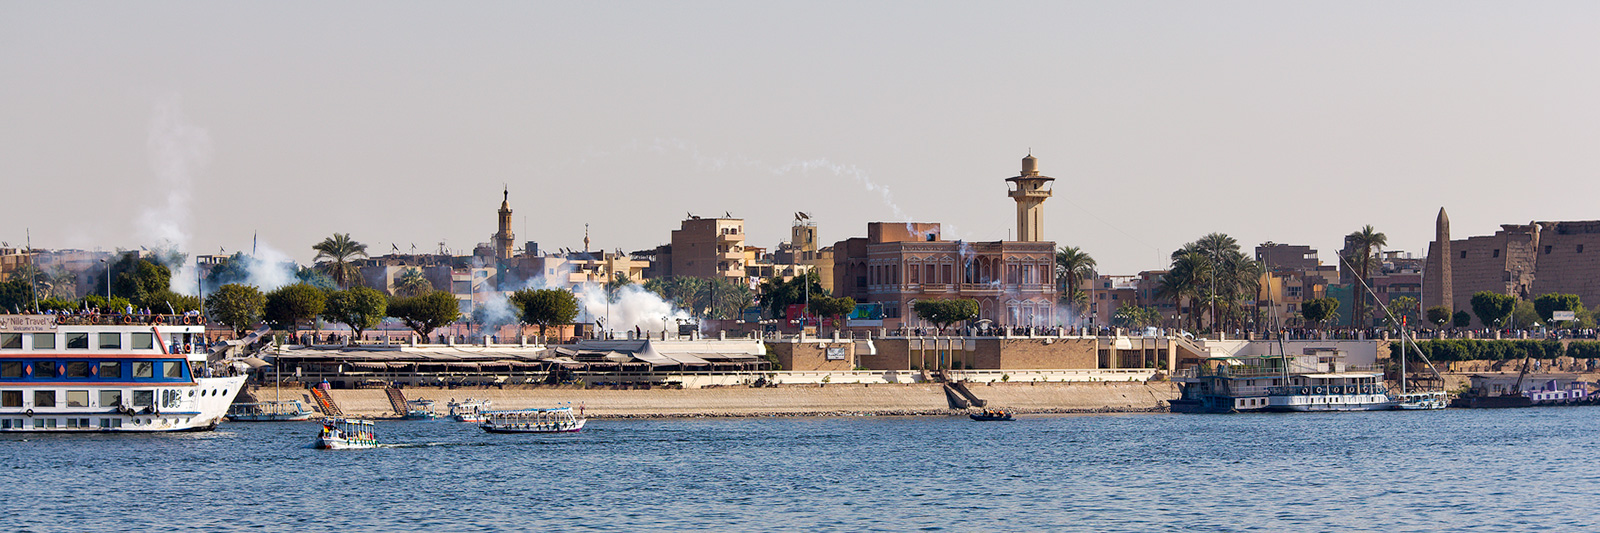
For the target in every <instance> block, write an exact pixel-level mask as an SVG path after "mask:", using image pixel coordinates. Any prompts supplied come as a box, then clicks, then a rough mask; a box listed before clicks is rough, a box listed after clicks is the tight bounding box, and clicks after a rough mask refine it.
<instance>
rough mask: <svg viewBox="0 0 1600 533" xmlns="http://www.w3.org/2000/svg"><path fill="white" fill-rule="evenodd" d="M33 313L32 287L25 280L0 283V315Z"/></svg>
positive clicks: (17, 279) (16, 279) (18, 279)
mask: <svg viewBox="0 0 1600 533" xmlns="http://www.w3.org/2000/svg"><path fill="white" fill-rule="evenodd" d="M31 312H33V285H31V284H29V283H28V280H27V279H25V278H21V277H18V278H15V279H12V280H10V281H5V282H0V313H31Z"/></svg>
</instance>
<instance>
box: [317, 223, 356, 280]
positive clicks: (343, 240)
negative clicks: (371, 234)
mask: <svg viewBox="0 0 1600 533" xmlns="http://www.w3.org/2000/svg"><path fill="white" fill-rule="evenodd" d="M311 249H312V250H316V251H317V258H316V259H315V260H316V261H319V262H320V263H318V264H319V265H320V266H321V267H322V269H323V271H324V272H327V274H328V277H331V278H333V282H334V283H336V284H338V285H339V286H340V287H348V286H349V285H350V282H351V281H353V280H355V279H356V278H359V277H360V276H361V267H360V266H358V265H356V264H355V263H352V262H351V261H352V260H354V259H356V258H358V257H367V245H365V244H361V243H359V242H356V241H355V240H354V239H351V238H350V234H349V233H335V234H333V236H332V237H328V238H326V239H323V240H322V242H319V243H317V244H316V245H315V246H312V247H311ZM323 259H327V261H325V262H322V260H323Z"/></svg>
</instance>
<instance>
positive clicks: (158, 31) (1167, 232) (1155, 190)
mask: <svg viewBox="0 0 1600 533" xmlns="http://www.w3.org/2000/svg"><path fill="white" fill-rule="evenodd" d="M1030 151H1031V152H1032V154H1033V155H1034V156H1036V157H1038V158H1039V168H1040V170H1041V171H1042V173H1043V174H1045V175H1048V176H1051V177H1054V178H1056V181H1055V184H1054V190H1055V196H1054V197H1053V198H1051V199H1050V200H1048V201H1046V202H1045V204H1044V210H1045V229H1044V235H1045V238H1046V239H1048V240H1053V241H1056V242H1057V243H1058V244H1059V245H1067V246H1077V247H1080V248H1081V249H1083V250H1084V251H1087V252H1088V253H1089V254H1091V255H1092V256H1093V257H1094V258H1095V259H1096V260H1097V261H1098V263H1099V265H1100V271H1101V272H1102V273H1106V274H1133V273H1135V272H1138V271H1140V270H1150V269H1159V268H1162V267H1164V266H1165V265H1166V263H1167V262H1168V260H1167V255H1168V254H1169V253H1170V252H1171V251H1172V250H1173V249H1176V248H1178V247H1180V246H1182V245H1183V244H1184V243H1185V242H1188V241H1192V240H1194V239H1196V238H1198V237H1200V236H1201V235H1203V234H1205V233H1209V232H1223V233H1227V234H1229V235H1232V236H1234V237H1235V238H1237V239H1238V240H1239V242H1240V243H1241V244H1242V245H1243V246H1244V248H1245V250H1246V252H1247V253H1249V250H1250V249H1252V248H1253V247H1254V246H1255V245H1256V244H1259V243H1262V242H1266V241H1274V242H1279V243H1292V244H1309V245H1312V246H1314V247H1317V248H1318V249H1319V250H1321V252H1322V257H1323V258H1324V261H1329V260H1331V259H1332V258H1333V257H1334V256H1335V254H1334V251H1335V250H1336V249H1337V248H1338V247H1339V246H1340V244H1341V242H1342V236H1343V235H1345V234H1347V233H1350V232H1352V231H1355V230H1357V229H1359V228H1360V227H1361V226H1363V225H1367V224H1370V225H1373V226H1374V227H1376V228H1377V229H1378V230H1379V231H1382V232H1384V233H1385V234H1387V236H1388V238H1389V248H1391V249H1396V250H1403V251H1411V252H1413V253H1415V254H1417V255H1419V256H1420V255H1422V254H1425V253H1426V249H1427V243H1428V241H1430V240H1431V239H1432V235H1433V227H1434V226H1433V221H1434V217H1435V216H1436V215H1437V213H1438V210H1439V208H1440V207H1444V208H1446V209H1448V210H1449V213H1450V218H1451V221H1452V228H1453V231H1454V234H1455V236H1456V237H1457V238H1461V237H1464V236H1467V235H1484V234H1490V233H1492V232H1493V231H1495V230H1496V229H1498V226H1499V225H1500V224H1514V223H1527V222H1528V221H1531V220H1588V219H1596V218H1600V216H1597V213H1596V209H1595V200H1594V199H1595V198H1597V197H1600V184H1597V179H1596V178H1597V176H1600V4H1597V3H1593V2H1463V1H1449V2H1426V1H1417V2H1059V1H1058V2H1005V3H999V2H960V3H957V2H921V1H919V2H859V1H853V2H626V3H618V2H560V3H557V2H451V3H437V2H430V3H424V2H337V3H323V2H270V3H267V2H262V3H250V2H230V3H165V2H138V3H133V2H128V3H110V4H107V3H79V2H15V1H8V2H0V180H3V181H0V183H4V190H5V194H4V195H0V198H4V199H5V200H4V208H3V209H0V240H3V241H6V242H8V243H10V244H12V245H19V244H21V243H22V242H23V241H24V240H25V239H27V238H28V237H30V236H31V239H32V243H33V245H34V246H37V247H41V248H82V249H95V248H102V249H108V250H109V249H116V248H137V247H139V246H150V247H156V246H160V245H162V243H171V245H176V246H178V247H180V248H183V249H184V250H186V251H189V252H190V253H216V252H218V251H219V250H225V251H226V252H228V253H231V252H234V251H241V250H244V251H248V250H249V249H250V248H251V246H252V242H253V239H259V240H258V241H255V242H259V243H260V245H261V246H263V247H270V248H273V249H275V250H278V251H281V253H284V254H287V255H288V256H289V257H291V258H294V259H296V260H298V261H300V262H302V263H309V262H310V261H311V259H312V257H313V255H314V252H313V251H312V250H311V245H312V244H315V243H316V242H318V241H320V240H322V239H323V238H325V237H327V236H329V235H331V234H333V233H335V232H338V233H349V234H351V236H352V237H353V238H355V239H356V240H358V241H361V242H364V243H367V244H368V245H369V250H370V251H371V252H373V253H374V255H376V254H380V253H385V252H389V251H391V250H393V249H394V248H399V249H401V250H403V251H410V250H411V247H412V246H413V245H415V246H416V247H417V249H418V250H419V251H432V250H437V249H438V248H439V247H440V243H441V242H442V243H444V245H445V247H447V248H449V249H450V250H453V251H454V252H456V253H470V251H471V249H472V247H473V246H474V245H475V244H477V243H480V242H488V241H489V238H490V235H491V234H493V233H494V232H495V230H496V226H495V224H496V213H495V210H496V209H497V208H498V207H499V204H500V199H501V190H502V187H508V188H509V190H510V200H511V205H512V208H513V209H514V210H515V215H514V225H513V230H514V231H515V233H516V239H517V241H518V242H519V243H521V242H524V241H537V242H538V243H539V245H540V247H541V248H542V249H544V250H553V249H556V248H582V246H583V237H584V231H585V227H586V226H587V227H588V232H589V235H590V238H591V239H592V241H593V243H594V244H593V247H594V248H595V249H606V250H615V249H622V250H624V251H633V250H640V249H645V248H652V247H654V246H657V245H659V244H664V243H666V242H667V241H668V240H669V239H670V232H671V230H673V229H675V228H677V227H678V224H679V222H680V221H681V220H682V219H683V218H684V217H685V215H686V214H689V213H693V214H695V215H700V216H720V215H723V214H724V213H731V214H732V215H733V216H735V217H741V218H744V219H745V220H746V231H747V233H748V236H749V242H748V244H750V245H752V246H762V247H776V245H777V244H778V243H779V242H780V241H782V240H786V239H787V237H788V232H789V225H790V223H791V221H792V220H793V216H794V213H795V212H796V211H805V212H808V213H811V215H812V218H813V220H814V221H815V222H817V224H818V228H819V229H818V231H819V239H820V240H821V241H822V242H824V243H831V242H834V241H837V240H842V239H846V238H849V237H852V236H864V235H865V233H866V224H867V223H868V222H872V221H901V220H912V221H920V222H941V223H943V224H944V234H945V236H946V238H951V239H966V240H980V241H981V240H999V239H1005V238H1007V237H1008V236H1009V235H1014V232H1015V231H1016V228H1015V225H1016V216H1015V207H1014V203H1013V201H1012V200H1011V199H1009V198H1008V197H1007V196H1006V189H1005V182H1004V179H1005V178H1007V177H1010V176H1014V175H1016V174H1017V173H1018V170H1019V165H1020V160H1021V158H1022V157H1023V156H1025V155H1027V154H1028V153H1029V152H1030Z"/></svg>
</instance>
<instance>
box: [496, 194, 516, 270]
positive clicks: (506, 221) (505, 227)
mask: <svg viewBox="0 0 1600 533" xmlns="http://www.w3.org/2000/svg"><path fill="white" fill-rule="evenodd" d="M515 240H516V238H515V237H513V236H512V235H511V189H510V188H509V187H508V188H506V190H505V192H504V199H502V200H501V201H500V231H499V232H498V233H495V234H494V255H495V257H498V258H501V259H511V252H512V246H513V245H512V244H511V243H512V242H513V241H515Z"/></svg>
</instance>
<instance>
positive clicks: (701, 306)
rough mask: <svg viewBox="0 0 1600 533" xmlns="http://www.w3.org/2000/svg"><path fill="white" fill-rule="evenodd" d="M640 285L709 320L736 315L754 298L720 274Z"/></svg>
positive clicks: (729, 317)
mask: <svg viewBox="0 0 1600 533" xmlns="http://www.w3.org/2000/svg"><path fill="white" fill-rule="evenodd" d="M644 288H645V290H647V291H650V292H654V293H656V294H657V295H660V296H661V298H662V299H663V300H666V301H668V302H670V303H672V305H673V306H675V307H678V308H680V309H683V310H685V311H688V312H689V314H691V315H694V316H699V317H705V318H710V319H731V318H735V317H738V316H739V314H740V313H742V312H743V311H744V308H745V307H749V306H750V303H751V302H752V301H754V297H753V294H752V293H751V292H750V287H749V286H747V285H744V284H742V283H736V282H734V281H733V280H730V279H728V278H726V277H722V276H717V277H716V278H713V279H704V278H692V277H687V276H672V277H667V278H657V279H652V280H649V281H646V282H645V284H644ZM813 296H815V295H813Z"/></svg>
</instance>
